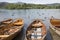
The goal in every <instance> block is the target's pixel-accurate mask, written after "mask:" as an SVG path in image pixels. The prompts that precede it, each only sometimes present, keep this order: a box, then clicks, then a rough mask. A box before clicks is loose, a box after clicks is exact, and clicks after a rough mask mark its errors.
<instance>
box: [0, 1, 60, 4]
mask: <svg viewBox="0 0 60 40" xmlns="http://www.w3.org/2000/svg"><path fill="white" fill-rule="evenodd" d="M0 2H10V3H13V2H26V3H35V4H51V3H60V0H0Z"/></svg>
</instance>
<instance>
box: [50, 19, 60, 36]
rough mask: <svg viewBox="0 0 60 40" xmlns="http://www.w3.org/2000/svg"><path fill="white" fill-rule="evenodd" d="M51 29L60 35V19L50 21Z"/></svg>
mask: <svg viewBox="0 0 60 40" xmlns="http://www.w3.org/2000/svg"><path fill="white" fill-rule="evenodd" d="M50 23H51V25H50V29H52V30H53V31H54V32H55V33H56V34H58V35H60V19H50Z"/></svg>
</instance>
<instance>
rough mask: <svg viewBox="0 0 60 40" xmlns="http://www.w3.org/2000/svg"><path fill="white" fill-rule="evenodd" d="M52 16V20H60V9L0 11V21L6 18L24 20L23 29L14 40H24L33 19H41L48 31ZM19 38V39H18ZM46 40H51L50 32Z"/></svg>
mask: <svg viewBox="0 0 60 40" xmlns="http://www.w3.org/2000/svg"><path fill="white" fill-rule="evenodd" d="M51 16H53V17H54V18H58V19H60V9H21V10H6V9H0V21H2V20H5V19H8V18H13V19H15V18H22V19H24V23H25V24H24V28H23V30H22V31H21V33H20V34H19V35H18V36H17V37H16V38H15V39H14V40H24V37H25V31H26V29H27V27H28V25H29V24H30V23H31V22H32V21H33V20H34V19H37V18H39V19H42V21H43V22H44V24H45V25H46V28H47V30H48V29H49V25H50V23H49V19H50V18H51ZM20 36H21V37H20ZM46 40H52V39H51V36H50V32H49V31H48V32H47V36H46Z"/></svg>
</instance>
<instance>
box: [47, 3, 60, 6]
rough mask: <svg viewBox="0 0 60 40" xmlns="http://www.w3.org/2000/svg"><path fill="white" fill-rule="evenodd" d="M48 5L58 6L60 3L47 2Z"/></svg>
mask: <svg viewBox="0 0 60 40" xmlns="http://www.w3.org/2000/svg"><path fill="white" fill-rule="evenodd" d="M46 5H48V6H57V5H60V3H53V4H46Z"/></svg>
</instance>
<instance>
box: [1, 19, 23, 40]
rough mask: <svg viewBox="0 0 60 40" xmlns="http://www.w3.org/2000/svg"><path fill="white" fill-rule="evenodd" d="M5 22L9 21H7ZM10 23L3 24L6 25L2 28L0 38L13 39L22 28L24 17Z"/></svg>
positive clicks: (2, 39) (3, 39)
mask: <svg viewBox="0 0 60 40" xmlns="http://www.w3.org/2000/svg"><path fill="white" fill-rule="evenodd" d="M19 20H21V21H19ZM8 22H9V21H8ZM3 23H7V21H4V22H3ZM8 24H9V25H4V24H2V25H4V26H2V28H0V40H12V39H13V38H14V37H16V35H17V34H18V33H19V32H20V31H21V30H22V28H23V25H24V22H23V19H18V20H15V21H12V22H11V23H8Z"/></svg>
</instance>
